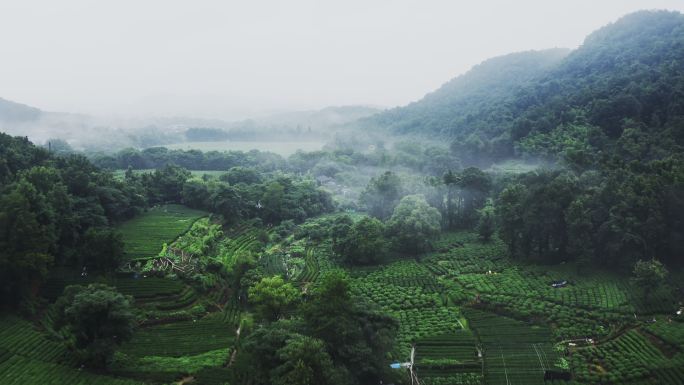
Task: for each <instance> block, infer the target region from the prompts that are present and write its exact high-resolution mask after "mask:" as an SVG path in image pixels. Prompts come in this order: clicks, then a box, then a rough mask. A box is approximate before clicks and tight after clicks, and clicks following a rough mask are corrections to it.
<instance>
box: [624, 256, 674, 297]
mask: <svg viewBox="0 0 684 385" xmlns="http://www.w3.org/2000/svg"><path fill="white" fill-rule="evenodd" d="M633 273H634V277H633V278H632V279H633V280H634V283H635V284H637V285H638V286H639V287H641V289H642V290H643V291H644V295H645V296H646V297H648V296H649V294H650V293H651V292H652V291H654V290H655V289H657V288H658V287H659V286H661V285H663V284H664V283H665V279H666V278H667V273H668V272H667V268H665V266H664V265H663V264H662V263H661V262H660V261H658V260H656V259H652V260H650V261H642V260H639V261H637V262H636V264H634V272H633Z"/></svg>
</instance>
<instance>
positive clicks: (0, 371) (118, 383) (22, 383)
mask: <svg viewBox="0 0 684 385" xmlns="http://www.w3.org/2000/svg"><path fill="white" fill-rule="evenodd" d="M0 383H1V384H2V385H29V384H41V385H63V384H69V385H142V383H141V382H138V381H134V380H128V379H118V378H115V377H111V376H101V375H97V374H93V373H90V372H88V371H85V370H78V369H75V368H70V367H67V366H62V365H57V364H53V363H50V362H43V361H39V360H34V359H31V358H26V357H23V356H19V355H12V356H9V357H7V358H6V359H3V356H2V352H0Z"/></svg>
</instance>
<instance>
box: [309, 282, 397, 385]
mask: <svg viewBox="0 0 684 385" xmlns="http://www.w3.org/2000/svg"><path fill="white" fill-rule="evenodd" d="M351 294H352V293H351V284H350V280H349V277H348V276H347V275H346V274H345V273H343V272H341V271H331V272H328V273H326V274H325V275H324V276H323V277H322V278H321V280H320V282H319V285H318V286H317V287H316V289H315V290H314V292H313V293H312V295H311V297H310V298H309V300H308V301H307V302H306V303H305V304H304V306H303V309H302V310H303V311H302V313H303V317H304V321H305V322H306V326H307V329H308V330H310V332H311V333H312V335H313V336H314V337H316V338H320V339H321V340H323V341H324V342H325V346H326V350H327V351H328V352H329V354H330V356H331V357H332V359H333V360H334V362H335V363H336V364H341V365H344V366H346V367H347V368H348V370H350V372H349V374H348V375H349V376H351V378H350V379H349V382H350V383H370V382H377V380H378V378H379V376H380V375H381V373H382V372H383V371H384V369H385V366H384V363H382V362H381V361H380V360H377V359H374V357H383V356H384V355H385V354H386V353H387V352H388V351H390V350H391V348H392V342H393V336H394V333H395V332H396V328H397V325H396V321H395V320H394V319H393V318H391V317H388V316H386V315H383V314H380V313H378V312H375V311H372V310H369V309H367V308H364V307H363V305H361V304H356V303H355V302H354V301H353V299H352V296H351ZM351 368H353V370H351Z"/></svg>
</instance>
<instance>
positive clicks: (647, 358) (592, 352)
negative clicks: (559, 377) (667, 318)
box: [572, 321, 684, 385]
mask: <svg viewBox="0 0 684 385" xmlns="http://www.w3.org/2000/svg"><path fill="white" fill-rule="evenodd" d="M658 322H660V323H662V325H663V326H657V327H655V328H649V329H656V330H658V331H659V332H660V333H661V334H662V335H663V336H669V335H671V334H670V333H677V332H669V331H668V330H667V329H670V330H672V331H674V330H681V329H682V327H683V326H684V325H682V324H677V323H674V324H666V323H665V322H664V321H658ZM658 322H657V323H656V324H658ZM680 333H681V331H680ZM678 346H681V345H678ZM572 362H573V367H574V368H575V376H576V378H577V380H579V381H583V382H591V383H610V384H627V383H629V384H632V383H643V384H661V385H676V384H682V383H684V370H682V369H684V353H682V352H681V351H680V350H679V349H678V348H677V346H675V345H667V342H666V341H663V340H661V339H659V338H657V337H654V335H650V334H649V333H645V332H643V331H639V330H629V331H627V332H625V333H623V334H621V335H619V336H618V337H617V338H614V339H611V340H609V341H606V342H604V343H599V344H598V345H595V346H590V347H581V348H576V349H573V352H572ZM656 378H657V380H656Z"/></svg>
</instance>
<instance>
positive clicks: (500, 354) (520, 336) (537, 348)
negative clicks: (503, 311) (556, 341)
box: [465, 309, 562, 385]
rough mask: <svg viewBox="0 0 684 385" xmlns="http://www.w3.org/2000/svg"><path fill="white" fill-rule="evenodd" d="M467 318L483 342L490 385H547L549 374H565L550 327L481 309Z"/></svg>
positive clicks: (486, 378)
mask: <svg viewBox="0 0 684 385" xmlns="http://www.w3.org/2000/svg"><path fill="white" fill-rule="evenodd" d="M465 315H466V318H467V319H468V322H469V325H470V326H471V327H472V329H473V330H474V331H475V332H476V333H477V335H478V337H479V339H480V342H481V343H482V348H483V357H484V373H485V381H486V383H487V384H488V385H499V384H504V385H535V384H541V385H543V384H544V375H545V373H546V372H547V371H561V369H562V368H561V357H560V355H559V353H558V352H557V351H555V350H554V348H553V345H552V344H551V341H552V340H553V337H552V334H551V331H550V330H549V329H548V328H545V327H541V326H532V325H527V324H525V323H523V322H520V321H516V320H513V319H511V318H508V317H503V316H499V315H496V314H493V313H488V312H483V311H479V310H472V309H468V310H467V311H466V312H465Z"/></svg>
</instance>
